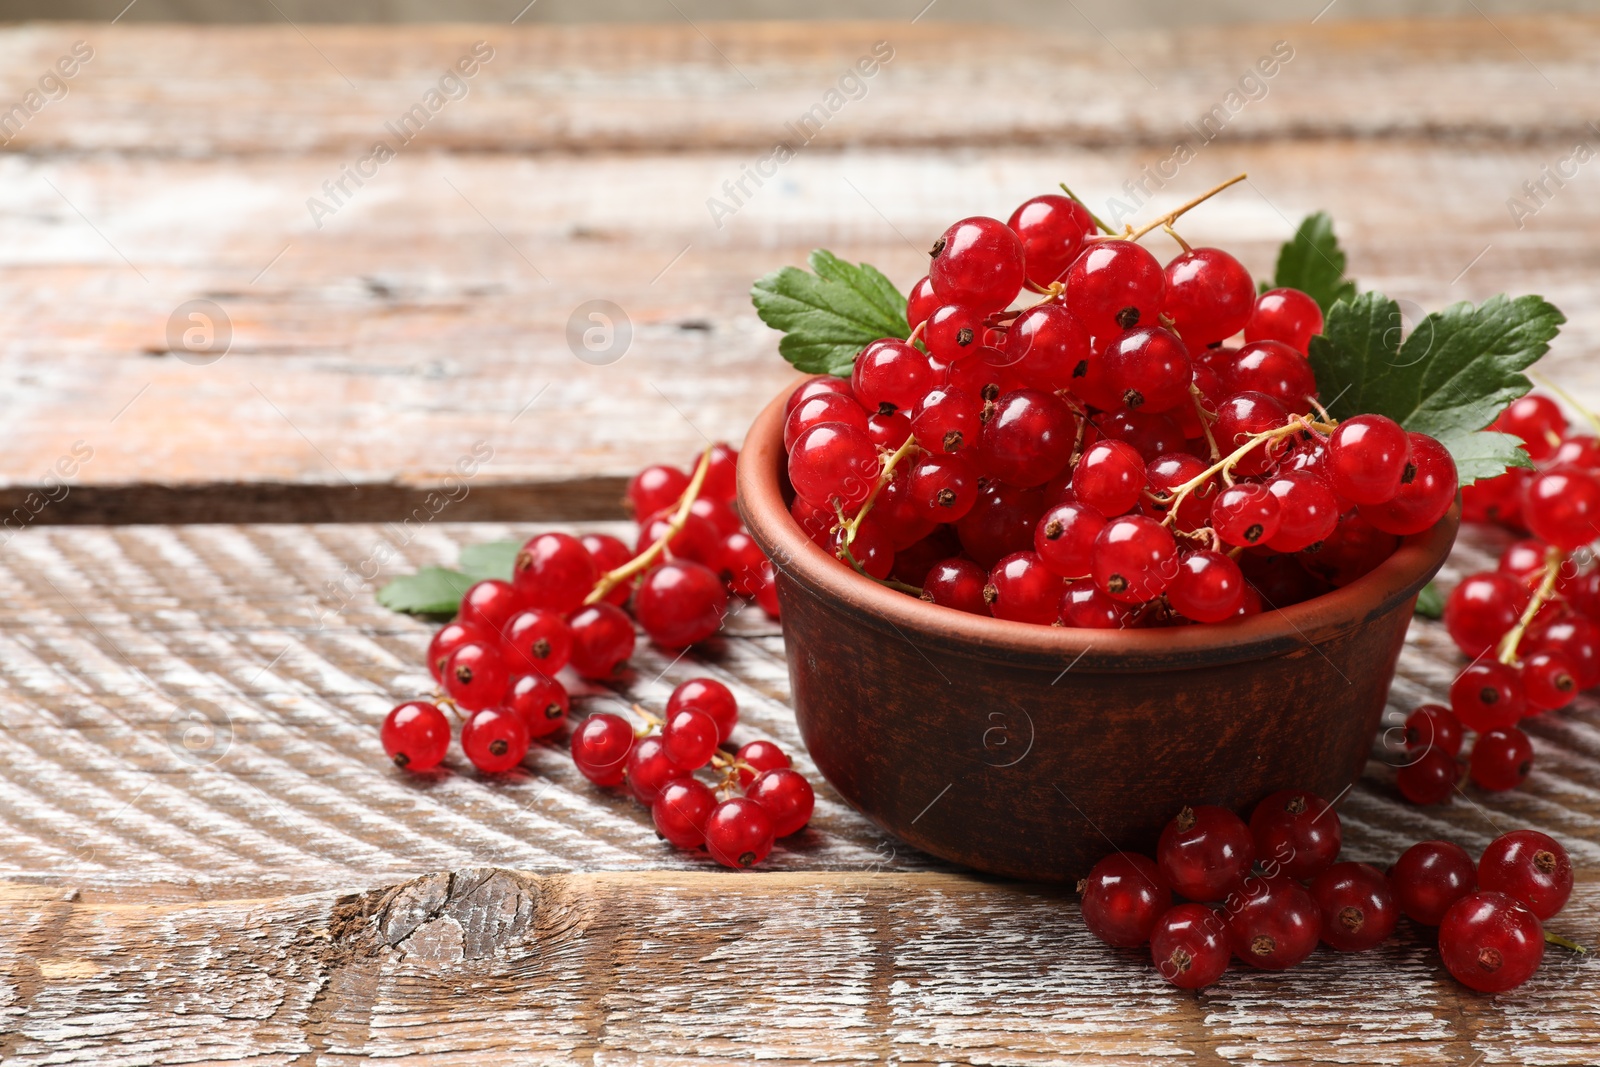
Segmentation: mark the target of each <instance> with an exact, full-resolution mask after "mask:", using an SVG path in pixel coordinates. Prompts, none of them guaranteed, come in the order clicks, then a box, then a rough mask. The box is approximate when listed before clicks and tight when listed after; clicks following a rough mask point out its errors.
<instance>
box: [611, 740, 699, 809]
mask: <svg viewBox="0 0 1600 1067" xmlns="http://www.w3.org/2000/svg"><path fill="white" fill-rule="evenodd" d="M625 773H626V775H627V779H628V789H629V791H630V792H632V793H633V797H634V799H635V800H637V801H638V802H639V803H641V804H643V805H644V806H645V807H647V808H649V807H654V806H655V802H656V800H657V799H659V798H660V796H661V790H662V789H664V788H665V787H666V785H667V783H668V782H672V781H676V780H677V779H679V778H687V777H688V776H689V773H690V771H689V768H687V767H682V766H680V765H678V764H677V763H675V762H673V760H672V758H671V757H669V756H668V755H667V752H666V743H665V742H663V741H662V740H661V738H659V737H644V738H640V739H639V740H638V741H636V742H634V745H633V748H632V749H630V750H629V752H628V762H627V771H626V772H625Z"/></svg>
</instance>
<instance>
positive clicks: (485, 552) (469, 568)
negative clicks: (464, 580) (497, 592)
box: [461, 541, 522, 582]
mask: <svg viewBox="0 0 1600 1067" xmlns="http://www.w3.org/2000/svg"><path fill="white" fill-rule="evenodd" d="M521 548H522V546H521V545H520V544H518V543H517V542H515V541H485V542H482V543H481V544H476V545H468V546H467V547H466V548H463V549H462V550H461V569H462V570H463V571H465V572H466V575H467V577H468V578H471V579H472V580H473V581H475V582H481V581H483V580H484V579H486V578H499V579H500V580H501V581H503V582H509V581H510V580H511V565H512V563H513V562H515V561H516V558H517V552H518V550H519V549H521Z"/></svg>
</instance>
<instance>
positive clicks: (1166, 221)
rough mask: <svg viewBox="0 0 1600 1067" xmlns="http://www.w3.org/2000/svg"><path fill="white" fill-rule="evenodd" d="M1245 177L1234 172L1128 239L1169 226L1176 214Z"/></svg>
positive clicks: (1136, 231)
mask: <svg viewBox="0 0 1600 1067" xmlns="http://www.w3.org/2000/svg"><path fill="white" fill-rule="evenodd" d="M1247 177H1249V175H1247V174H1235V175H1234V176H1233V177H1231V178H1229V179H1228V180H1227V181H1225V182H1223V183H1222V184H1221V185H1219V186H1217V187H1216V188H1214V189H1208V190H1207V191H1205V192H1203V193H1201V194H1200V195H1199V196H1197V197H1195V198H1194V199H1193V200H1191V201H1189V202H1188V203H1187V204H1184V205H1183V206H1182V207H1179V208H1177V209H1175V210H1173V211H1171V212H1169V213H1168V214H1165V215H1163V216H1161V217H1160V218H1159V219H1156V220H1155V221H1154V222H1149V223H1146V224H1145V225H1143V226H1141V227H1140V228H1139V229H1137V230H1134V231H1133V232H1132V233H1130V234H1129V235H1128V240H1130V241H1137V240H1138V239H1139V238H1141V237H1143V236H1144V235H1145V234H1147V233H1149V232H1150V231H1151V230H1153V229H1155V228H1156V227H1157V226H1162V225H1165V226H1168V227H1170V226H1171V225H1172V224H1173V223H1174V222H1177V221H1178V216H1179V215H1182V214H1183V213H1184V212H1185V211H1188V210H1189V209H1191V208H1195V207H1198V206H1200V205H1201V204H1203V203H1205V202H1206V201H1207V200H1210V199H1211V198H1212V197H1213V196H1216V195H1217V194H1218V193H1220V192H1222V190H1224V189H1226V188H1227V187H1228V186H1230V185H1237V184H1238V183H1240V182H1242V181H1244V180H1245V178H1247ZM1108 232H1109V231H1108ZM1180 243H1181V242H1180Z"/></svg>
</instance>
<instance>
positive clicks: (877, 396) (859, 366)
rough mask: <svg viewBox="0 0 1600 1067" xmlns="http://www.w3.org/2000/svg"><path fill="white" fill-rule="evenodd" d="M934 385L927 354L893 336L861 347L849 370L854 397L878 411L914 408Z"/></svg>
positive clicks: (865, 405) (890, 411) (884, 413)
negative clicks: (852, 367) (853, 365)
mask: <svg viewBox="0 0 1600 1067" xmlns="http://www.w3.org/2000/svg"><path fill="white" fill-rule="evenodd" d="M933 386H934V377H933V368H932V367H930V366H929V365H928V357H927V356H925V355H923V354H922V353H921V352H918V351H917V350H916V349H915V348H913V347H911V346H910V345H908V344H906V343H905V342H904V341H901V340H897V339H895V338H893V337H885V338H883V339H882V340H880V341H874V342H872V343H871V344H870V345H868V346H867V347H866V348H863V349H862V350H861V354H860V355H858V356H857V357H856V362H855V367H854V369H852V370H851V372H850V391H851V392H853V393H854V394H855V397H856V400H857V401H858V402H859V403H860V404H861V406H862V407H864V408H866V409H867V410H868V411H869V412H873V413H875V414H879V415H890V414H893V413H894V412H896V411H912V410H915V408H916V406H917V402H918V401H920V400H921V399H922V398H923V396H925V395H926V394H927V392H928V390H929V389H932V388H933Z"/></svg>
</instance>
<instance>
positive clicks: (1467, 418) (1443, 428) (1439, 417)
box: [1310, 293, 1566, 485]
mask: <svg viewBox="0 0 1600 1067" xmlns="http://www.w3.org/2000/svg"><path fill="white" fill-rule="evenodd" d="M1564 322H1566V318H1565V317H1564V316H1563V315H1562V314H1561V312H1560V311H1558V310H1557V309H1556V308H1555V306H1554V305H1552V304H1551V303H1549V302H1548V301H1546V300H1545V299H1544V298H1543V297H1539V296H1520V297H1516V298H1514V299H1513V298H1511V297H1507V296H1505V295H1501V296H1495V297H1491V298H1490V299H1488V300H1486V301H1484V302H1483V303H1482V304H1480V305H1479V306H1477V307H1473V306H1472V305H1471V304H1468V303H1460V304H1452V305H1451V306H1450V307H1448V308H1445V309H1444V310H1443V311H1438V312H1434V313H1433V314H1431V315H1429V316H1427V317H1426V318H1424V319H1423V320H1422V321H1421V322H1419V323H1418V324H1417V327H1416V329H1414V330H1412V331H1411V333H1410V335H1409V336H1407V337H1406V338H1405V340H1404V341H1403V342H1402V341H1401V325H1400V307H1399V305H1398V304H1396V303H1395V302H1394V301H1393V300H1390V299H1389V298H1388V297H1386V296H1384V295H1383V294H1381V293H1362V294H1361V295H1360V296H1358V297H1356V298H1355V299H1353V300H1349V301H1341V302H1339V303H1338V304H1335V305H1334V306H1333V307H1332V308H1331V309H1329V312H1328V317H1327V321H1326V323H1325V324H1324V326H1323V332H1322V333H1321V334H1320V335H1318V336H1316V337H1313V338H1312V339H1311V353H1310V358H1311V367H1312V370H1313V371H1315V372H1316V376H1317V390H1318V392H1319V393H1321V395H1322V396H1324V397H1326V398H1327V400H1326V401H1325V402H1326V403H1327V405H1328V409H1329V411H1330V412H1331V413H1332V414H1333V415H1334V417H1335V418H1340V419H1344V418H1349V417H1350V416H1351V415H1357V414H1361V413H1364V412H1371V413H1374V414H1378V415H1387V416H1388V417H1389V418H1391V419H1394V420H1395V421H1396V422H1398V423H1399V424H1400V425H1402V426H1404V427H1405V428H1406V429H1408V430H1411V431H1413V432H1415V433H1425V434H1428V435H1429V436H1431V437H1434V438H1436V439H1437V440H1438V441H1439V443H1440V444H1442V445H1444V446H1445V447H1446V448H1448V449H1449V450H1450V454H1451V456H1452V457H1454V458H1455V461H1456V468H1457V472H1458V474H1459V476H1460V479H1461V484H1462V485H1470V484H1471V483H1472V482H1475V481H1477V480H1478V479H1480V478H1492V477H1494V476H1496V475H1498V474H1501V473H1503V472H1504V471H1505V469H1506V467H1507V466H1515V467H1526V466H1529V465H1530V464H1529V462H1528V457H1527V454H1526V453H1525V452H1524V451H1523V450H1522V447H1521V444H1520V442H1518V441H1517V440H1516V439H1515V438H1512V437H1508V436H1507V435H1505V434H1499V433H1489V432H1483V427H1485V426H1487V425H1488V424H1489V423H1491V422H1493V421H1494V419H1495V416H1497V415H1498V414H1499V413H1500V412H1501V411H1502V410H1504V408H1505V406H1506V405H1507V404H1509V403H1510V402H1511V401H1513V400H1515V399H1516V398H1517V397H1519V396H1522V395H1524V394H1525V393H1527V391H1528V389H1529V388H1530V387H1531V386H1532V384H1533V383H1532V382H1530V381H1529V380H1528V378H1527V376H1526V375H1524V374H1523V373H1522V372H1523V371H1524V370H1526V369H1527V368H1528V367H1530V366H1532V365H1533V363H1534V362H1535V361H1537V360H1538V359H1539V358H1540V357H1541V356H1543V355H1544V354H1545V353H1546V352H1547V351H1549V348H1550V341H1551V340H1552V339H1553V338H1554V337H1555V336H1556V334H1557V333H1558V332H1559V331H1560V328H1561V324H1562V323H1564Z"/></svg>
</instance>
